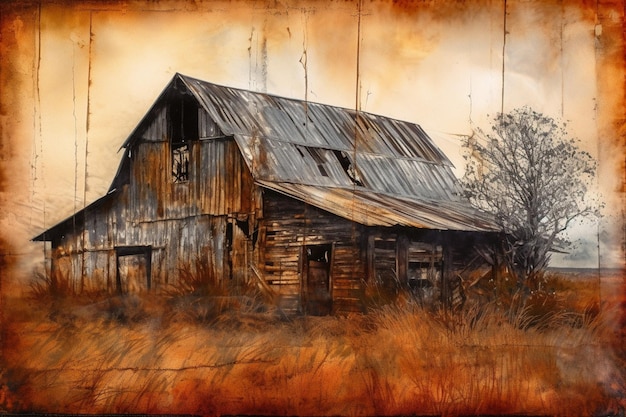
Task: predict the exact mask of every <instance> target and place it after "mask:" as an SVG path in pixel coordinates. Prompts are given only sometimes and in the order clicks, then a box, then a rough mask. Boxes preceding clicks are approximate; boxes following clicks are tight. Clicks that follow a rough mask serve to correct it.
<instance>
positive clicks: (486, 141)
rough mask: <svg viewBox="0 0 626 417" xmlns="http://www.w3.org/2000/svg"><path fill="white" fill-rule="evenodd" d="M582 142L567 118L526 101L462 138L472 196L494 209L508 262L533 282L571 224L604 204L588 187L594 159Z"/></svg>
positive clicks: (519, 277)
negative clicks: (486, 127) (545, 112)
mask: <svg viewBox="0 0 626 417" xmlns="http://www.w3.org/2000/svg"><path fill="white" fill-rule="evenodd" d="M578 143H579V141H578V140H576V139H572V138H570V137H569V136H568V134H567V132H566V125H565V124H564V123H557V122H556V121H555V120H554V119H552V118H550V117H548V116H545V115H543V114H541V113H538V112H535V111H533V110H532V109H530V108H528V107H523V108H520V109H516V110H513V111H512V112H510V113H508V114H507V113H499V114H497V115H496V116H495V117H494V118H493V121H492V126H491V132H490V133H485V132H483V131H482V130H478V131H477V132H475V134H473V135H472V136H471V137H469V138H468V139H467V141H466V143H465V145H466V150H467V153H466V154H465V156H464V157H465V160H466V172H465V176H464V178H463V183H464V185H465V189H466V192H467V196H468V197H469V198H470V201H471V202H472V204H474V205H475V206H477V207H478V208H480V209H483V210H485V211H488V212H490V213H492V214H493V215H495V218H496V221H497V222H498V224H499V225H500V226H501V227H502V230H503V231H504V232H505V236H506V238H505V241H504V242H503V244H504V249H505V250H504V253H505V261H506V262H507V264H508V267H509V270H510V271H512V272H513V273H514V274H515V275H516V277H517V280H518V282H519V283H521V284H525V285H526V286H528V287H531V288H533V287H535V288H536V287H537V286H538V285H539V284H540V281H541V278H542V277H543V273H544V271H545V268H546V267H547V266H548V262H549V260H550V253H551V252H552V251H554V250H556V249H559V248H560V249H562V248H564V247H565V246H566V245H567V244H568V243H569V242H568V241H567V239H566V238H565V235H564V232H565V230H566V229H567V227H568V226H569V225H570V224H571V223H572V222H573V221H574V220H575V219H579V218H581V217H582V216H585V215H588V214H591V213H593V212H595V210H596V209H597V208H598V207H599V203H598V201H597V199H594V198H590V196H589V193H588V189H589V186H590V185H591V182H592V180H593V176H594V172H595V162H594V160H593V158H592V157H591V155H590V154H589V153H587V152H585V151H583V150H581V149H580V148H579V147H578Z"/></svg>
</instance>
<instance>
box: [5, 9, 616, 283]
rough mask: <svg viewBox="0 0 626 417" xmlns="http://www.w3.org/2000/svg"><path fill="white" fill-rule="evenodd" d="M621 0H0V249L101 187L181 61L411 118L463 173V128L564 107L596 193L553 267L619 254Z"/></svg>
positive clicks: (31, 247) (232, 80) (27, 260)
mask: <svg viewBox="0 0 626 417" xmlns="http://www.w3.org/2000/svg"><path fill="white" fill-rule="evenodd" d="M618 3H619V2H617V3H615V2H614V3H607V4H604V2H602V1H600V2H597V3H594V4H591V3H589V2H586V1H582V0H581V1H576V0H574V1H556V0H554V1H539V0H508V1H506V3H505V2H503V1H496V0H493V1H488V0H476V1H466V2H458V1H451V0H421V1H414V2H411V1H397V2H391V1H386V0H379V1H368V0H362V1H350V0H342V1H322V2H320V1H317V2H314V1H306V0H302V1H300V0H285V1H247V0H243V1H223V2H221V1H210V2H209V1H207V2H202V1H196V2H187V1H182V0H179V1H176V0H172V1H150V2H147V1H146V2H142V1H137V2H124V1H117V2H106V1H103V2H93V1H91V2H88V1H72V2H70V1H67V2H62V1H57V2H47V1H43V2H41V3H38V2H25V1H9V2H4V3H2V5H1V6H0V7H2V10H1V11H2V14H1V22H0V23H1V25H2V27H1V30H2V41H1V43H0V48H1V49H0V53H1V54H2V60H1V62H0V83H1V84H0V87H1V90H0V91H1V95H0V110H1V111H0V123H1V124H0V128H1V129H2V137H1V140H2V142H1V146H2V148H1V149H2V150H3V156H2V158H3V159H2V176H1V177H0V181H1V191H0V209H1V211H0V226H1V230H2V232H3V233H2V239H3V248H4V249H3V253H4V255H5V257H4V259H5V262H7V264H8V265H9V266H11V268H12V269H10V270H11V271H17V272H15V274H17V275H20V276H25V277H27V276H29V274H31V275H32V268H33V267H36V266H37V265H38V263H40V262H41V260H42V259H43V246H42V244H41V243H31V242H29V239H30V238H32V237H33V236H35V235H37V234H39V233H40V232H42V231H43V230H44V229H45V228H47V227H50V226H52V225H54V224H56V223H57V222H58V221H60V220H62V219H64V218H66V217H67V216H69V215H71V214H72V213H73V212H75V211H77V210H80V209H82V208H83V207H84V206H85V205H88V204H89V203H90V202H92V201H94V200H96V199H97V198H98V197H100V196H102V195H104V193H106V191H107V189H108V187H109V185H110V183H111V181H112V179H113V176H114V174H115V172H116V169H117V166H118V163H119V160H120V158H121V153H119V152H118V150H119V147H120V145H121V144H122V143H123V142H124V141H125V139H126V138H127V136H128V135H129V134H130V132H131V131H132V130H133V128H134V127H135V126H136V125H137V123H138V122H139V121H140V119H141V118H142V116H143V115H144V114H145V113H146V111H147V110H148V108H149V107H150V105H151V104H152V103H153V102H154V101H155V99H156V98H157V97H158V95H159V93H160V92H161V91H162V90H163V88H164V87H165V86H166V85H167V83H168V82H169V81H170V80H171V78H172V77H173V76H174V74H175V73H177V72H179V73H182V74H185V75H189V76H192V77H196V78H200V79H203V80H206V81H209V82H213V83H216V84H222V85H227V86H232V87H238V88H244V89H250V90H255V91H261V92H267V93H270V94H274V95H279V96H286V97H293V98H297V99H302V100H310V101H315V102H320V103H325V104H332V105H337V106H342V107H348V108H358V109H360V110H363V111H367V112H371V113H376V114H381V115H385V116H389V117H393V118H397V119H401V120H406V121H410V122H415V123H418V124H420V125H422V126H423V127H424V128H425V129H426V130H427V131H428V132H429V133H431V135H432V136H433V138H434V139H435V140H436V142H437V144H438V145H439V146H441V147H442V149H443V150H444V152H446V154H447V155H448V157H449V158H450V159H451V160H452V162H453V163H455V165H456V168H457V169H456V171H455V172H456V174H457V175H462V172H463V167H462V164H463V162H462V158H461V149H460V142H461V138H462V136H463V135H469V134H471V132H472V130H473V129H476V128H479V127H480V128H483V129H486V128H488V126H489V121H490V119H491V118H492V117H493V116H494V115H495V114H496V113H498V112H500V111H505V112H506V111H510V110H512V109H514V108H517V107H521V106H531V107H533V108H534V109H535V110H538V111H540V112H543V113H545V114H547V115H549V116H551V117H554V118H557V119H560V120H564V121H567V122H568V129H569V131H570V133H571V135H572V136H574V137H577V138H579V139H580V140H581V147H582V148H584V149H585V150H586V151H588V152H590V153H591V154H592V155H593V156H594V157H595V158H596V159H597V160H598V162H599V175H598V180H597V186H598V189H597V190H594V191H597V192H598V193H600V194H601V195H602V199H603V200H604V201H605V203H606V207H605V209H604V210H603V218H602V220H601V221H600V223H598V222H596V221H595V220H594V221H591V220H590V221H587V222H585V223H584V224H582V225H576V227H575V228H573V229H572V230H571V232H570V234H571V236H572V238H574V239H575V240H576V239H581V240H580V241H579V242H578V244H577V247H576V248H575V249H574V250H573V251H572V252H571V253H570V254H566V255H559V256H557V257H555V264H559V265H561V266H572V267H597V266H598V265H601V266H609V267H615V266H620V265H621V264H622V263H623V260H624V255H623V252H622V242H623V237H624V227H623V205H624V204H623V203H624V199H623V180H624V173H623V171H624V167H623V163H624V149H623V142H624V141H623V134H624V132H623V124H624V123H623V120H624V75H623V70H624V62H623V60H624V54H623V47H624V46H623V40H622V37H621V25H622V22H623V7H622V8H620V4H618ZM505 5H506V13H505V10H504V6H505ZM622 6H623V5H622ZM598 248H599V250H598ZM17 275H16V276H17ZM20 279H22V278H20Z"/></svg>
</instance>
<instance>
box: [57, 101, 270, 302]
mask: <svg viewBox="0 0 626 417" xmlns="http://www.w3.org/2000/svg"><path fill="white" fill-rule="evenodd" d="M199 120H200V124H201V126H200V128H199V132H200V134H202V135H204V139H202V140H200V139H199V140H194V141H190V142H189V143H188V146H189V148H190V152H189V154H190V160H189V165H190V168H189V179H188V181H185V182H182V183H175V182H174V181H173V177H172V172H171V171H172V170H171V163H172V162H171V144H170V141H169V136H168V131H169V130H168V129H169V127H168V123H167V111H166V109H165V108H164V109H162V110H160V111H158V112H157V113H156V116H155V118H154V120H153V122H152V123H151V124H149V125H148V128H147V129H145V130H144V131H143V132H142V133H140V134H141V138H142V139H141V141H140V142H138V144H137V146H135V147H134V148H133V149H131V158H132V163H131V164H130V175H129V178H130V184H127V185H125V186H124V187H123V189H122V190H118V191H117V192H116V195H115V196H111V198H110V199H108V200H107V201H106V202H105V203H103V204H101V205H98V206H96V207H91V208H89V209H87V210H85V212H84V217H82V218H80V219H76V222H78V223H77V224H75V225H74V226H75V227H70V228H69V232H68V233H66V234H65V235H64V236H63V237H58V238H57V239H56V241H55V242H53V248H54V249H55V250H54V255H53V257H54V268H53V269H54V273H55V274H57V275H59V276H60V277H65V278H69V280H70V282H71V285H72V286H73V288H74V289H75V290H76V291H77V292H79V291H81V290H85V289H107V290H109V291H114V290H115V289H116V288H115V285H116V281H115V277H116V273H117V271H116V251H115V248H116V247H127V246H149V247H151V265H152V274H151V275H152V276H151V281H152V287H153V288H157V289H158V288H159V287H161V286H163V285H165V284H171V283H174V282H175V280H176V277H177V276H178V275H179V273H180V271H181V270H182V269H185V270H188V271H193V270H194V268H195V267H196V266H197V265H198V264H199V263H201V264H203V265H204V267H205V268H206V269H208V270H209V271H212V273H213V274H215V276H216V277H218V279H222V278H224V279H230V278H235V279H243V278H245V276H246V272H247V263H248V262H250V261H252V260H253V259H254V254H253V251H252V245H251V244H250V240H251V236H250V233H251V231H253V230H254V228H255V224H256V212H257V211H259V209H260V206H259V202H258V201H257V198H258V196H260V192H259V191H258V190H257V189H256V188H255V187H254V185H253V180H252V177H251V174H250V173H249V171H248V170H247V167H246V166H245V162H244V161H243V158H242V157H241V154H240V153H239V149H238V148H237V144H236V143H235V142H234V140H233V139H232V138H227V137H223V136H217V137H216V136H215V135H219V132H217V131H216V129H215V127H214V126H213V127H211V126H212V125H211V122H210V120H207V118H206V115H204V116H201V117H199ZM208 135H213V136H210V137H209V136H208ZM83 221H84V228H83Z"/></svg>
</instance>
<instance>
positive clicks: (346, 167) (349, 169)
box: [333, 150, 363, 187]
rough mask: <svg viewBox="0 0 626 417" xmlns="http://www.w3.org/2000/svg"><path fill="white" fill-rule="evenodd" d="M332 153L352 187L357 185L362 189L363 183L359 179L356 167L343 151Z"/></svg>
mask: <svg viewBox="0 0 626 417" xmlns="http://www.w3.org/2000/svg"><path fill="white" fill-rule="evenodd" d="M333 153H334V154H335V157H336V158H337V160H338V161H339V163H340V164H341V168H343V171H344V172H345V173H346V175H347V176H348V178H350V181H352V183H353V184H354V185H358V186H360V187H362V186H363V181H362V180H361V177H360V175H359V173H358V171H357V170H356V167H355V166H354V165H353V164H352V162H351V161H350V158H349V157H348V154H347V153H346V152H344V151H337V150H334V151H333Z"/></svg>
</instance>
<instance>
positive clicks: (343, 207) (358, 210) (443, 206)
mask: <svg viewBox="0 0 626 417" xmlns="http://www.w3.org/2000/svg"><path fill="white" fill-rule="evenodd" d="M257 183H258V184H259V185H261V186H262V187H265V188H267V189H270V190H274V191H277V192H280V193H283V194H286V195H289V196H291V197H294V198H297V199H299V200H301V201H303V202H306V203H307V204H310V205H312V206H316V207H318V208H320V209H323V210H326V211H328V212H330V213H333V214H335V215H337V216H340V217H343V218H345V219H348V220H351V221H355V222H357V223H360V224H363V225H366V226H386V227H390V226H397V225H399V226H408V227H416V228H426V229H440V230H464V231H480V232H495V231H498V228H497V226H496V225H495V224H494V223H493V222H492V221H491V219H490V218H489V217H488V216H486V215H485V214H483V213H480V212H478V211H476V210H473V209H471V208H469V207H467V206H465V205H463V204H458V203H454V202H440V201H430V200H416V199H408V198H399V197H396V196H390V195H386V194H381V193H376V192H373V191H368V190H364V189H358V188H357V189H354V188H352V189H350V188H340V187H320V186H315V185H306V184H292V183H284V182H280V183H278V182H271V181H257Z"/></svg>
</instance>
